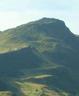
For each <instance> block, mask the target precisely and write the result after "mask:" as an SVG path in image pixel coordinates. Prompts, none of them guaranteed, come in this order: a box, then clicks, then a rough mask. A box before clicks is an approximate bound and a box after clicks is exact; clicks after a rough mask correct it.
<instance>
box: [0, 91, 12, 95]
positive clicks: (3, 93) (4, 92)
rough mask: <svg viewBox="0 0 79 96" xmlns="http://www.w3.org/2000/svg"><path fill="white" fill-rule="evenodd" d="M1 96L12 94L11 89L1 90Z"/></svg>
mask: <svg viewBox="0 0 79 96" xmlns="http://www.w3.org/2000/svg"><path fill="white" fill-rule="evenodd" d="M0 96H12V93H11V92H9V91H0Z"/></svg>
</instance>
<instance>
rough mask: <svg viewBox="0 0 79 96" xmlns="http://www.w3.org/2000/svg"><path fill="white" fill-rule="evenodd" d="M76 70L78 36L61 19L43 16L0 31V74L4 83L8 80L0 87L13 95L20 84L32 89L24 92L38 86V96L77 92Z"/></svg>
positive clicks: (67, 95)
mask: <svg viewBox="0 0 79 96" xmlns="http://www.w3.org/2000/svg"><path fill="white" fill-rule="evenodd" d="M78 73H79V37H78V36H76V35H75V34H73V33H72V32H71V31H70V30H69V28H68V27H67V26H66V25H65V23H64V21H61V20H58V19H54V18H42V19H40V20H37V21H33V22H30V23H27V24H23V25H20V26H18V27H16V28H13V29H8V30H5V31H4V32H0V77H1V82H3V83H2V84H3V86H4V84H5V85H6V84H7V82H8V84H7V85H8V86H7V88H6V87H3V88H2V89H7V90H8V91H11V92H12V93H14V94H16V93H17V94H16V96H18V94H20V93H19V91H18V90H19V88H20V90H21V89H23V90H28V92H29V91H30V90H32V91H33V93H28V94H30V95H27V96H38V95H33V94H34V92H35V94H38V93H39V92H40V93H41V91H40V90H41V88H43V89H44V90H43V89H42V93H41V94H43V95H40V96H79V92H78V91H79V74H78ZM13 82H14V83H13ZM16 82H17V83H16ZM24 84H26V86H25V85H24ZM35 84H36V85H35ZM41 84H42V86H41ZM14 86H15V87H14ZM28 86H29V87H30V89H28ZM33 86H35V90H36V91H34V89H33V88H32V87H33ZM45 86H46V87H45ZM0 89H1V88H0ZM15 90H17V91H18V92H17V91H15ZM23 90H22V94H24V95H22V94H21V96H26V93H24V91H23ZM47 90H48V91H47ZM52 92H54V93H55V94H57V95H53V94H54V93H52ZM47 94H48V95H47ZM50 94H51V95H50ZM14 96H15V95H14Z"/></svg>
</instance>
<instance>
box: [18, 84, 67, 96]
mask: <svg viewBox="0 0 79 96" xmlns="http://www.w3.org/2000/svg"><path fill="white" fill-rule="evenodd" d="M16 83H17V85H18V86H19V88H21V92H22V93H23V96H69V94H68V93H66V92H61V93H60V92H57V91H55V90H49V89H48V87H47V86H46V85H43V84H37V83H30V82H16Z"/></svg>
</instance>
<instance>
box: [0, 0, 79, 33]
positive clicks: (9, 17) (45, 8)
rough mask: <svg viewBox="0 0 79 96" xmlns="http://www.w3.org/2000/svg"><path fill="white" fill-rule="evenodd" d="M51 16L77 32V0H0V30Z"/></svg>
mask: <svg viewBox="0 0 79 96" xmlns="http://www.w3.org/2000/svg"><path fill="white" fill-rule="evenodd" d="M42 17H52V18H57V19H60V20H64V21H65V23H66V25H67V26H68V27H69V28H70V30H71V31H72V32H73V33H75V34H79V30H78V27H79V19H78V18H79V0H0V30H5V29H7V28H12V27H15V26H17V25H21V24H24V23H27V22H29V21H32V20H37V19H40V18H42Z"/></svg>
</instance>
